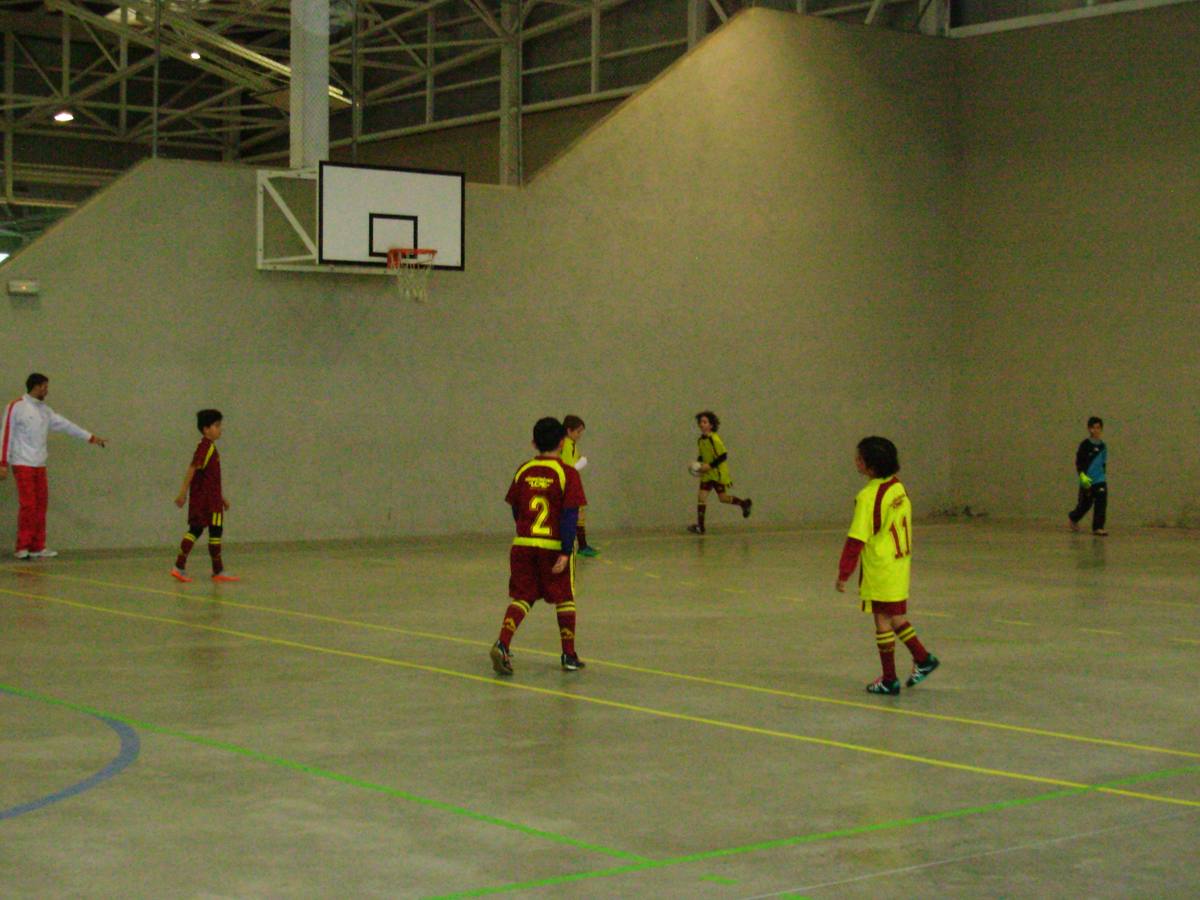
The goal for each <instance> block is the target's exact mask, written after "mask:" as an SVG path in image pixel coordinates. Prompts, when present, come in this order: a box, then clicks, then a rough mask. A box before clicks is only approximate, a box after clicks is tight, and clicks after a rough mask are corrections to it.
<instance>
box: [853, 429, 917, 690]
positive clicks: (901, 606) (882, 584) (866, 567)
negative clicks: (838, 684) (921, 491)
mask: <svg viewBox="0 0 1200 900" xmlns="http://www.w3.org/2000/svg"><path fill="white" fill-rule="evenodd" d="M854 465H855V466H856V467H857V468H858V471H859V474H861V475H865V476H866V477H867V478H868V479H870V480H869V481H868V482H867V486H866V487H864V488H863V489H862V490H861V491H859V492H858V496H857V497H855V498H854V518H853V520H851V522H850V532H849V534H848V535H847V537H846V545H845V547H844V548H843V549H842V559H841V562H840V563H839V564H838V577H837V584H836V588H837V590H838V591H839V592H844V591H845V590H846V580H847V579H848V578H849V577H850V576H851V575H852V574H853V573H854V569H855V568H856V567H857V566H858V561H859V556H860V555H861V557H862V571H861V573H860V575H859V584H858V595H859V597H860V598H861V599H862V608H863V612H869V613H872V614H873V615H874V616H875V645H876V646H877V647H878V648H879V659H880V661H881V662H882V663H883V674H882V675H881V676H879V677H878V678H876V679H875V680H874V681H872V682H871V683H870V684H868V685H867V692H868V693H870V694H899V693H900V679H899V678H897V677H896V638H900V640H902V641H903V642H904V645H905V646H906V647H908V649H909V652H910V653H912V656H913V670H912V674H911V675H909V676H908V680H907V681H906V682H905V684H907V685H908V686H909V687H913V686H914V685H917V684H920V683H921V682H922V681H924V680H925V679H926V678H928V677H929V674H930V673H931V672H933V670H934V669H936V668H937V667H938V658H937V657H936V656H934V655H933V654H932V653H930V652H929V651H928V650H926V649H925V648H924V647H923V646H922V645H921V642H920V641H919V640H917V632H916V629H914V628H913V627H912V625H911V624H909V621H908V618H907V615H906V614H907V612H908V579H909V570H910V568H911V564H912V504H911V503H910V502H909V500H908V492H907V491H905V489H904V485H903V484H901V483H900V479H899V478H897V477H896V473H897V472H899V471H900V455H899V453H897V451H896V445H895V444H893V443H892V442H891V441H889V440H888V439H887V438H883V437H866V438H863V439H862V440H861V441H859V442H858V452H857V454H856V455H855V457H854Z"/></svg>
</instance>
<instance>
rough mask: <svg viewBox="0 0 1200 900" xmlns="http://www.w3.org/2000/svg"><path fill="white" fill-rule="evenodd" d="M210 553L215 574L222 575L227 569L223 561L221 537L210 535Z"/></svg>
mask: <svg viewBox="0 0 1200 900" xmlns="http://www.w3.org/2000/svg"><path fill="white" fill-rule="evenodd" d="M208 555H209V556H210V557H212V570H213V574H214V575H220V574H221V573H222V572H223V571H225V564H224V563H223V562H221V539H220V538H215V537H210V538H209V539H208Z"/></svg>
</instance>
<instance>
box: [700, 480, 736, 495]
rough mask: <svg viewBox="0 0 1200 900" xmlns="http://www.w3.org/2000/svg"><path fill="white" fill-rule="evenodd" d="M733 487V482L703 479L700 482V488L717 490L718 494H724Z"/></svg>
mask: <svg viewBox="0 0 1200 900" xmlns="http://www.w3.org/2000/svg"><path fill="white" fill-rule="evenodd" d="M731 487H733V485H732V484H721V482H719V481H701V482H700V490H702V491H716V492H717V493H718V494H724V493H725V492H726V491H728V490H729V489H730V488H731Z"/></svg>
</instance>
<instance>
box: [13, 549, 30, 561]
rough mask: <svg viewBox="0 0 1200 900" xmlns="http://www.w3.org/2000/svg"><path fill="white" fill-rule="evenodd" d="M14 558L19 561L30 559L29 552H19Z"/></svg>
mask: <svg viewBox="0 0 1200 900" xmlns="http://www.w3.org/2000/svg"><path fill="white" fill-rule="evenodd" d="M13 556H15V557H16V558H17V559H29V551H28V550H18V551H17V552H16V553H14V554H13Z"/></svg>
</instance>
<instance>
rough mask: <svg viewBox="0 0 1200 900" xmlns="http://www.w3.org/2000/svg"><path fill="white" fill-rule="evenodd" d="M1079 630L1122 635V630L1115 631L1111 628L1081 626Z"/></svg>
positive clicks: (1090, 632)
mask: <svg viewBox="0 0 1200 900" xmlns="http://www.w3.org/2000/svg"><path fill="white" fill-rule="evenodd" d="M1079 630H1080V631H1086V632H1087V633H1088V634H1107V635H1110V636H1116V637H1120V636H1121V632H1119V631H1113V630H1112V629H1111V628H1080V629H1079Z"/></svg>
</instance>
